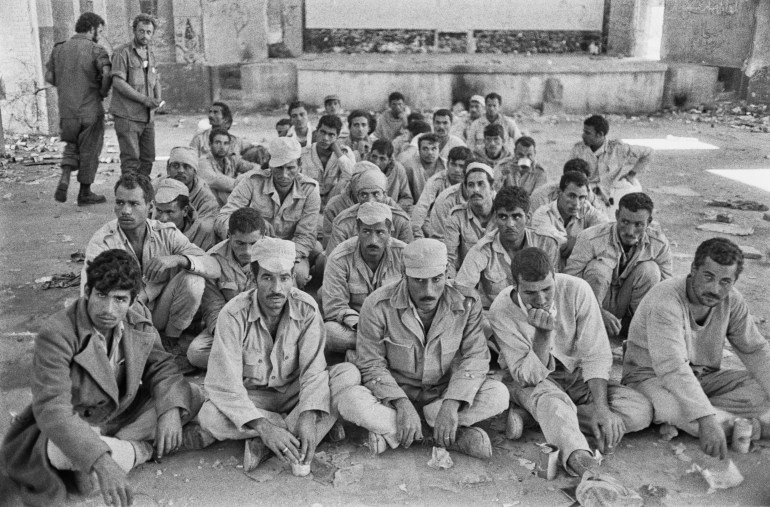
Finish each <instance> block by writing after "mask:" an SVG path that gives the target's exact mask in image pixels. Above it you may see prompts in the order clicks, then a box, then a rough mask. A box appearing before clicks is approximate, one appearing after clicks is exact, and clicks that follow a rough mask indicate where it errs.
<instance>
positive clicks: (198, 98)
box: [158, 63, 211, 112]
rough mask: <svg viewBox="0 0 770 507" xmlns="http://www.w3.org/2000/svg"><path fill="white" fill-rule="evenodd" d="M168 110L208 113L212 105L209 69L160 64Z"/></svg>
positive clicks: (164, 98)
mask: <svg viewBox="0 0 770 507" xmlns="http://www.w3.org/2000/svg"><path fill="white" fill-rule="evenodd" d="M158 72H159V73H160V84H161V87H162V89H163V100H165V101H166V106H165V108H166V110H169V111H174V110H176V111H184V112H203V111H208V108H209V105H210V104H211V81H210V79H209V68H208V67H205V66H203V65H186V64H183V63H161V64H158Z"/></svg>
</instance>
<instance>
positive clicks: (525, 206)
mask: <svg viewBox="0 0 770 507" xmlns="http://www.w3.org/2000/svg"><path fill="white" fill-rule="evenodd" d="M500 208H502V209H504V210H506V211H513V210H515V209H516V208H521V209H522V211H524V213H529V194H528V193H527V191H526V190H524V189H523V188H521V187H503V188H501V189H500V191H499V192H498V193H497V195H496V196H495V200H494V201H492V211H497V210H499V209H500Z"/></svg>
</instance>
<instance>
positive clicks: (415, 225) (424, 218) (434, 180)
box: [412, 169, 452, 238]
mask: <svg viewBox="0 0 770 507" xmlns="http://www.w3.org/2000/svg"><path fill="white" fill-rule="evenodd" d="M451 185H452V184H451V183H450V182H449V178H448V177H447V174H446V169H445V170H443V171H439V172H437V173H436V174H434V175H433V176H431V177H430V178H428V181H426V182H425V187H424V188H423V189H422V194H420V199H419V200H418V201H417V204H415V206H414V208H413V209H412V234H414V237H415V238H431V237H433V229H432V228H431V226H430V221H429V220H428V218H429V216H430V214H431V210H432V209H433V205H434V203H435V202H436V199H437V198H438V196H439V195H440V194H441V192H443V191H444V190H446V189H447V188H449V187H450V186H451Z"/></svg>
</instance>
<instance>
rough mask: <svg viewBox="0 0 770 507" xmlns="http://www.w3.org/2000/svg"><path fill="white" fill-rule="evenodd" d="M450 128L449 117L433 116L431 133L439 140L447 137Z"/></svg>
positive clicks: (450, 121)
mask: <svg viewBox="0 0 770 507" xmlns="http://www.w3.org/2000/svg"><path fill="white" fill-rule="evenodd" d="M450 128H452V120H451V119H450V118H449V116H435V117H434V118H433V132H434V133H435V134H436V135H437V136H439V137H440V138H441V139H445V138H447V137H449V129H450Z"/></svg>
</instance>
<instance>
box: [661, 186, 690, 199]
mask: <svg viewBox="0 0 770 507" xmlns="http://www.w3.org/2000/svg"><path fill="white" fill-rule="evenodd" d="M650 191H652V192H656V193H658V194H665V195H676V196H679V197H700V196H701V194H699V193H698V192H696V191H695V190H693V189H691V188H690V187H685V186H673V187H658V188H651V189H650Z"/></svg>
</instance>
